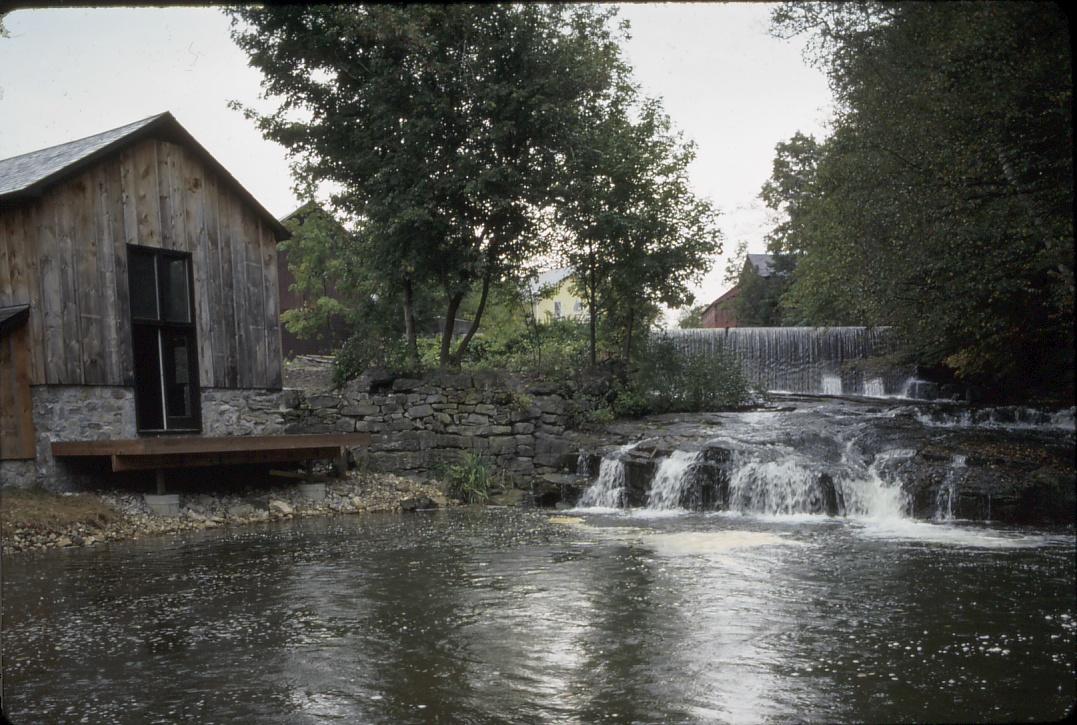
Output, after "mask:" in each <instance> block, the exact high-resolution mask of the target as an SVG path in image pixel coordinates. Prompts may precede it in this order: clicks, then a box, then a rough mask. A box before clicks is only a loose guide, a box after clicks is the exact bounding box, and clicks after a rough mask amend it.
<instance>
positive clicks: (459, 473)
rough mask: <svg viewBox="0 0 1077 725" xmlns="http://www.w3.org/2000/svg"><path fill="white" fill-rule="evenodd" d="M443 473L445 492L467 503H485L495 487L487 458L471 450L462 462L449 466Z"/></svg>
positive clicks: (462, 458) (466, 453)
mask: <svg viewBox="0 0 1077 725" xmlns="http://www.w3.org/2000/svg"><path fill="white" fill-rule="evenodd" d="M442 475H443V477H444V479H445V487H446V491H445V492H446V493H447V494H448V495H449V496H452V497H453V498H456V499H459V500H461V501H464V502H465V503H472V504H474V503H479V504H484V503H486V502H487V501H488V500H489V499H490V490H491V489H492V488H495V485H494V479H493V477H492V476H491V475H490V468H489V466H488V465H487V462H486V459H485V458H483V457H482V455H481V454H477V453H471V452H470V451H467V452H465V453H464V455H463V457H461V459H460V462H459V463H455V464H453V465H451V466H449V467H448V468H447V469H446V470H445V472H444V473H443V474H442Z"/></svg>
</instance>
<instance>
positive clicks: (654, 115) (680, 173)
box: [559, 83, 721, 365]
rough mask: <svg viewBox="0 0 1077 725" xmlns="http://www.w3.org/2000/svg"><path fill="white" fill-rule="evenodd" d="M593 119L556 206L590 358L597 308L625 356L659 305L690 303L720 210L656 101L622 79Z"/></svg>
mask: <svg viewBox="0 0 1077 725" xmlns="http://www.w3.org/2000/svg"><path fill="white" fill-rule="evenodd" d="M591 116H592V118H593V119H594V121H593V122H592V123H590V124H585V125H583V126H582V127H581V133H580V135H579V136H577V137H576V138H575V139H573V141H574V144H573V152H572V153H571V154H570V155H569V156H568V157H566V159H565V163H566V173H565V174H564V175H563V178H564V179H566V180H567V183H566V184H565V185H564V186H563V187H562V190H561V194H562V199H561V205H560V206H559V211H560V213H561V221H562V223H563V224H564V226H565V228H566V229H567V230H568V236H567V239H568V244H567V245H566V248H565V250H564V254H565V257H566V258H567V259H568V261H569V263H570V264H571V265H572V267H573V268H574V270H575V280H576V285H577V290H578V292H579V293H580V294H581V296H583V297H584V299H586V300H587V303H588V308H589V313H590V314H589V332H590V360H591V364H592V365H594V364H596V362H597V337H598V317H599V315H602V317H603V318H604V321H605V323H606V325H607V326H608V327H610V328H612V330H613V331H615V332H614V334H615V336H616V337H618V338H619V339H620V343H621V347H622V356H623V358H624V359H625V360H626V361H627V360H629V359H630V358H631V356H632V344H633V340H634V338H635V337H636V336H638V334H639V331H640V330H641V329H646V327H647V326H649V322H650V321H653V320H654V319H655V318H656V316H657V314H658V312H659V308H658V305H659V304H665V305H668V306H671V307H680V306H683V305H685V304H690V303H691V302H692V301H693V298H692V294H691V292H689V290H688V286H689V284H690V283H691V282H694V281H698V280H699V279H700V278H701V277H702V276H703V274H705V273H706V271H707V268H708V260H709V258H710V257H711V256H712V255H715V254H717V253H719V252H720V251H721V244H720V232H719V231H718V228H717V224H716V220H717V212H716V211H715V209H714V208H713V206H712V205H711V204H710V203H709V202H708V201H706V200H703V199H700V198H698V197H696V196H695V194H693V193H692V191H691V188H690V183H689V180H688V173H687V169H688V165H689V164H690V163H691V161H692V159H693V158H694V157H695V150H694V147H693V146H692V145H691V144H688V143H684V142H683V141H682V140H681V138H680V136H679V135H678V134H675V133H673V131H672V127H671V124H670V121H669V118H668V117H667V116H666V115H665V114H664V113H663V112H662V108H661V105H660V104H659V103H658V102H657V101H655V100H653V99H644V100H642V101H639V100H637V96H636V91H635V89H634V88H632V87H631V86H630V85H629V84H627V83H625V84H622V85H620V86H618V87H615V89H614V92H613V93H612V94H611V95H610V97H609V98H608V99H606V105H605V106H604V107H600V108H599V109H597V110H592V113H591Z"/></svg>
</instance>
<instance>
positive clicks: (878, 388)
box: [864, 378, 886, 398]
mask: <svg viewBox="0 0 1077 725" xmlns="http://www.w3.org/2000/svg"><path fill="white" fill-rule="evenodd" d="M864 395H866V396H867V397H869V398H882V397H885V396H886V383H885V382H884V381H883V379H882V378H868V379H867V380H865V381H864Z"/></svg>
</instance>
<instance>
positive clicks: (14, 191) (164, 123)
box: [0, 111, 290, 239]
mask: <svg viewBox="0 0 1077 725" xmlns="http://www.w3.org/2000/svg"><path fill="white" fill-rule="evenodd" d="M149 136H157V137H161V138H165V139H168V140H174V141H177V142H179V143H181V144H183V145H184V146H185V147H187V148H189V149H190V150H192V151H193V152H195V154H197V155H198V156H199V157H200V158H201V159H202V160H203V161H204V162H205V163H206V164H207V165H208V166H209V167H210V168H211V169H213V171H214V172H216V173H217V174H218V175H219V176H220V177H221V179H222V180H223V181H224V182H225V183H227V184H228V185H229V186H230V187H232V189H233V190H235V192H236V193H237V194H239V196H240V197H241V198H242V199H243V200H244V201H246V202H247V203H248V204H250V205H251V206H252V207H254V209H255V210H257V211H258V212H259V213H260V214H261V215H262V216H263V217H264V218H265V219H266V221H267V222H268V223H269V226H270V228H271V229H273V231H274V232H275V234H276V236H277V239H287V238H288V237H289V236H290V234H289V232H288V229H287V228H286V227H285V226H284V225H283V224H281V223H280V222H279V221H277V219H276V218H275V217H274V216H273V215H272V214H270V213H269V212H268V211H266V209H265V207H263V206H262V205H261V204H259V203H258V200H257V199H255V198H254V197H253V196H252V195H251V193H250V192H249V191H247V190H246V189H244V188H243V186H242V185H241V184H240V183H239V182H238V181H236V179H235V177H234V176H232V175H231V174H230V173H228V170H227V169H225V168H224V167H223V166H221V164H220V162H218V161H217V160H216V159H215V158H213V156H211V155H210V153H209V151H206V149H205V148H203V147H202V145H201V144H200V143H198V142H197V141H195V139H194V137H193V136H191V134H190V133H188V132H187V129H185V128H183V126H181V125H180V123H179V121H177V120H176V119H175V117H174V116H173V115H172V114H171V113H169V112H168V111H165V112H164V113H158V114H157V115H155V116H150V117H148V118H143V119H142V120H141V121H135V122H134V123H129V124H127V125H126V126H120V127H119V128H114V129H112V130H110V131H104V132H102V133H98V134H94V135H93V136H87V137H86V138H81V139H78V140H76V141H68V142H67V143H62V144H59V145H57V146H50V147H48V148H44V149H38V150H37V151H30V152H29V153H25V154H20V155H19V156H12V157H11V158H9V159H0V202H6V201H16V200H20V199H29V198H34V197H37V196H40V195H41V193H42V192H43V191H44V190H45V189H47V188H48V187H50V186H52V185H53V184H55V183H57V182H59V181H61V180H63V179H64V178H66V177H68V176H71V175H72V174H74V173H75V172H77V171H79V170H80V169H83V168H85V167H86V166H89V165H90V164H91V163H93V162H95V161H97V160H98V159H101V158H103V157H104V156H106V155H108V154H110V153H112V152H113V151H116V150H118V149H119V148H121V147H123V146H127V145H129V144H131V143H134V142H135V141H137V140H139V139H142V138H146V137H149Z"/></svg>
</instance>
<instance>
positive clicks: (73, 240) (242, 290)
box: [0, 113, 288, 488]
mask: <svg viewBox="0 0 1077 725" xmlns="http://www.w3.org/2000/svg"><path fill="white" fill-rule="evenodd" d="M287 236H288V231H287V229H286V228H285V227H284V226H283V225H282V224H281V223H280V222H279V221H278V220H277V219H275V218H274V217H273V215H272V214H270V213H269V212H268V211H266V209H265V208H264V207H262V206H261V205H260V204H259V203H258V202H257V201H256V200H255V199H254V197H252V196H251V195H250V193H248V192H247V191H246V190H245V189H244V188H243V187H242V186H241V185H240V184H239V182H237V181H236V180H235V179H234V178H233V177H232V176H231V174H229V173H228V171H226V170H225V169H224V168H223V167H222V166H221V165H220V164H219V163H218V162H217V161H216V160H214V158H213V157H212V156H211V155H210V154H209V153H208V152H207V151H206V149H204V148H203V147H202V146H201V145H200V144H199V143H198V142H197V141H195V140H194V138H192V137H191V135H190V134H189V133H187V131H185V130H184V129H183V127H182V126H180V124H179V123H178V122H177V121H176V119H175V118H173V117H172V115H171V114H169V113H162V114H159V115H156V116H152V117H150V118H146V119H143V120H141V121H136V122H135V123H131V124H128V125H126V126H123V127H120V128H116V129H113V130H111V131H106V132H104V133H100V134H97V135H95V136H90V137H88V138H84V139H79V140H77V141H71V142H69V143H64V144H61V145H59V146H53V147H50V148H47V149H42V150H39V151H34V152H31V153H27V154H23V155H21V156H16V157H14V158H9V159H5V160H0V405H2V407H0V436H2V438H0V440H2V446H0V474H2V475H3V477H4V480H3V482H2V483H3V484H5V485H28V484H31V483H43V484H45V485H49V486H50V487H60V488H62V487H65V486H64V483H65V476H66V469H65V467H64V466H62V465H60V466H58V465H57V463H56V460H55V458H54V454H55V455H57V456H58V455H61V454H60V453H59V452H58V449H57V446H56V444H57V442H63V441H67V442H70V441H88V440H117V439H132V438H138V437H140V436H143V437H147V436H157V437H162V436H164V435H166V434H176V433H180V434H188V435H192V434H199V435H202V436H211V435H228V436H232V435H236V434H248V435H250V434H271V433H280V432H283V424H282V422H281V421H282V416H281V415H280V414H279V412H280V410H281V405H282V404H281V401H280V398H281V393H280V391H281V329H280V320H279V296H278V280H277V271H278V270H277V249H276V244H277V242H278V241H279V240H281V239H284V238H286V237H287ZM113 460H114V463H115V457H114V458H113ZM72 475H74V474H72Z"/></svg>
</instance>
